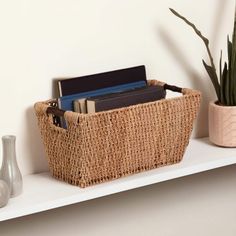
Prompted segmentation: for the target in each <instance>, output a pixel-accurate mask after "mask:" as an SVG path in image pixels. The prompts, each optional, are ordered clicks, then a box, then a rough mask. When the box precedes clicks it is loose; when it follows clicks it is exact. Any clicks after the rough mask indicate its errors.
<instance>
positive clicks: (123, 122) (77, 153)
mask: <svg viewBox="0 0 236 236" xmlns="http://www.w3.org/2000/svg"><path fill="white" fill-rule="evenodd" d="M149 84H150V85H151V84H162V85H163V86H165V89H171V90H174V91H177V92H182V94H183V96H179V97H175V98H171V99H163V100H159V101H156V102H150V103H144V104H138V105H134V106H130V107H126V108H121V109H115V110H110V111H105V112H99V113H95V114H80V113H75V112H71V111H66V112H60V111H59V110H58V109H57V108H53V107H52V106H51V104H52V102H54V101H53V100H50V101H46V102H38V103H36V104H35V110H36V115H37V118H38V124H39V128H40V131H41V135H42V138H43V142H44V147H45V151H46V154H47V158H48V162H49V169H50V171H51V173H52V175H53V176H54V177H56V178H58V179H60V180H63V181H66V182H68V183H70V184H73V185H78V186H80V187H87V186H90V185H93V184H97V183H101V182H105V181H108V180H112V179H117V178H120V177H122V176H126V175H131V174H134V173H138V172H141V171H145V170H150V169H153V168H157V167H161V166H166V165H170V164H174V163H177V162H179V161H181V159H182V157H183V154H184V152H185V149H186V147H187V145H188V143H189V138H190V134H191V131H192V127H193V122H194V119H195V118H196V114H197V111H198V108H199V105H200V97H201V95H200V92H198V91H196V90H191V89H181V88H178V87H175V86H169V85H167V84H163V83H161V82H158V81H154V80H151V81H149ZM51 113H53V114H51ZM60 113H62V114H60ZM55 114H58V115H63V116H64V118H65V120H66V122H67V129H63V128H60V127H58V126H56V125H55V124H54V123H53V120H54V117H55Z"/></svg>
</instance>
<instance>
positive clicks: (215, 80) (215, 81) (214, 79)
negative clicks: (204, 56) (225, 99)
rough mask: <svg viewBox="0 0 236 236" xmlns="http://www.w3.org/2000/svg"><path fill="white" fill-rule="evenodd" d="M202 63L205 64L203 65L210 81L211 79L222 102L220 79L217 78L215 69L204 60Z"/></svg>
mask: <svg viewBox="0 0 236 236" xmlns="http://www.w3.org/2000/svg"><path fill="white" fill-rule="evenodd" d="M202 62H203V65H204V67H205V69H206V71H207V73H208V75H209V77H210V79H211V82H212V84H213V86H214V88H215V91H216V95H217V98H218V100H219V101H220V84H219V82H218V77H217V74H216V71H215V70H214V68H213V67H212V66H209V65H207V64H206V62H205V61H204V60H202Z"/></svg>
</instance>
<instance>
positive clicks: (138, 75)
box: [57, 65, 147, 97]
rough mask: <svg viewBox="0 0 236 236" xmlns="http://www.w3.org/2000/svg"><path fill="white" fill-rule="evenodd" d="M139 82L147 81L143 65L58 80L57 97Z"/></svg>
mask: <svg viewBox="0 0 236 236" xmlns="http://www.w3.org/2000/svg"><path fill="white" fill-rule="evenodd" d="M140 81H144V82H145V83H146V81H147V78H146V70H145V66H144V65H142V66H136V67H130V68H125V69H120V70H114V71H108V72H103V73H99V74H93V75H86V76H80V77H75V78H70V79H62V80H58V81H57V83H58V90H59V96H61V97H62V96H68V95H72V94H78V93H84V92H88V91H93V90H98V89H104V88H109V87H114V86H119V85H122V84H129V83H134V82H140Z"/></svg>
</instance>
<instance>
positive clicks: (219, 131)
mask: <svg viewBox="0 0 236 236" xmlns="http://www.w3.org/2000/svg"><path fill="white" fill-rule="evenodd" d="M209 139H210V141H211V142H212V143H214V144H216V145H218V146H222V147H236V106H220V105H217V104H216V103H215V102H210V104H209Z"/></svg>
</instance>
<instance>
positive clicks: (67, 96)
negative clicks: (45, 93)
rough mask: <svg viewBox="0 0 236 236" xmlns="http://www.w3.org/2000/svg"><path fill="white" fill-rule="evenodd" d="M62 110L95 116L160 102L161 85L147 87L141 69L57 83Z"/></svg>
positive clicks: (64, 80) (142, 67)
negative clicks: (128, 107) (119, 109)
mask: <svg viewBox="0 0 236 236" xmlns="http://www.w3.org/2000/svg"><path fill="white" fill-rule="evenodd" d="M57 84H58V89H59V95H60V97H59V98H58V106H59V108H60V109H62V110H70V111H75V112H80V113H90V114H91V113H95V112H100V111H107V110H111V109H116V108H121V107H127V106H131V105H136V104H140V103H145V102H151V101H156V100H159V99H163V98H165V96H166V92H165V90H164V88H163V87H162V86H158V85H155V86H148V85H147V78H146V71H145V66H143V65H142V66H137V67H132V68H126V69H121V70H115V71H110V72H104V73H100V74H94V75H87V76H82V77H76V78H71V79H63V80H58V81H57Z"/></svg>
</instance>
